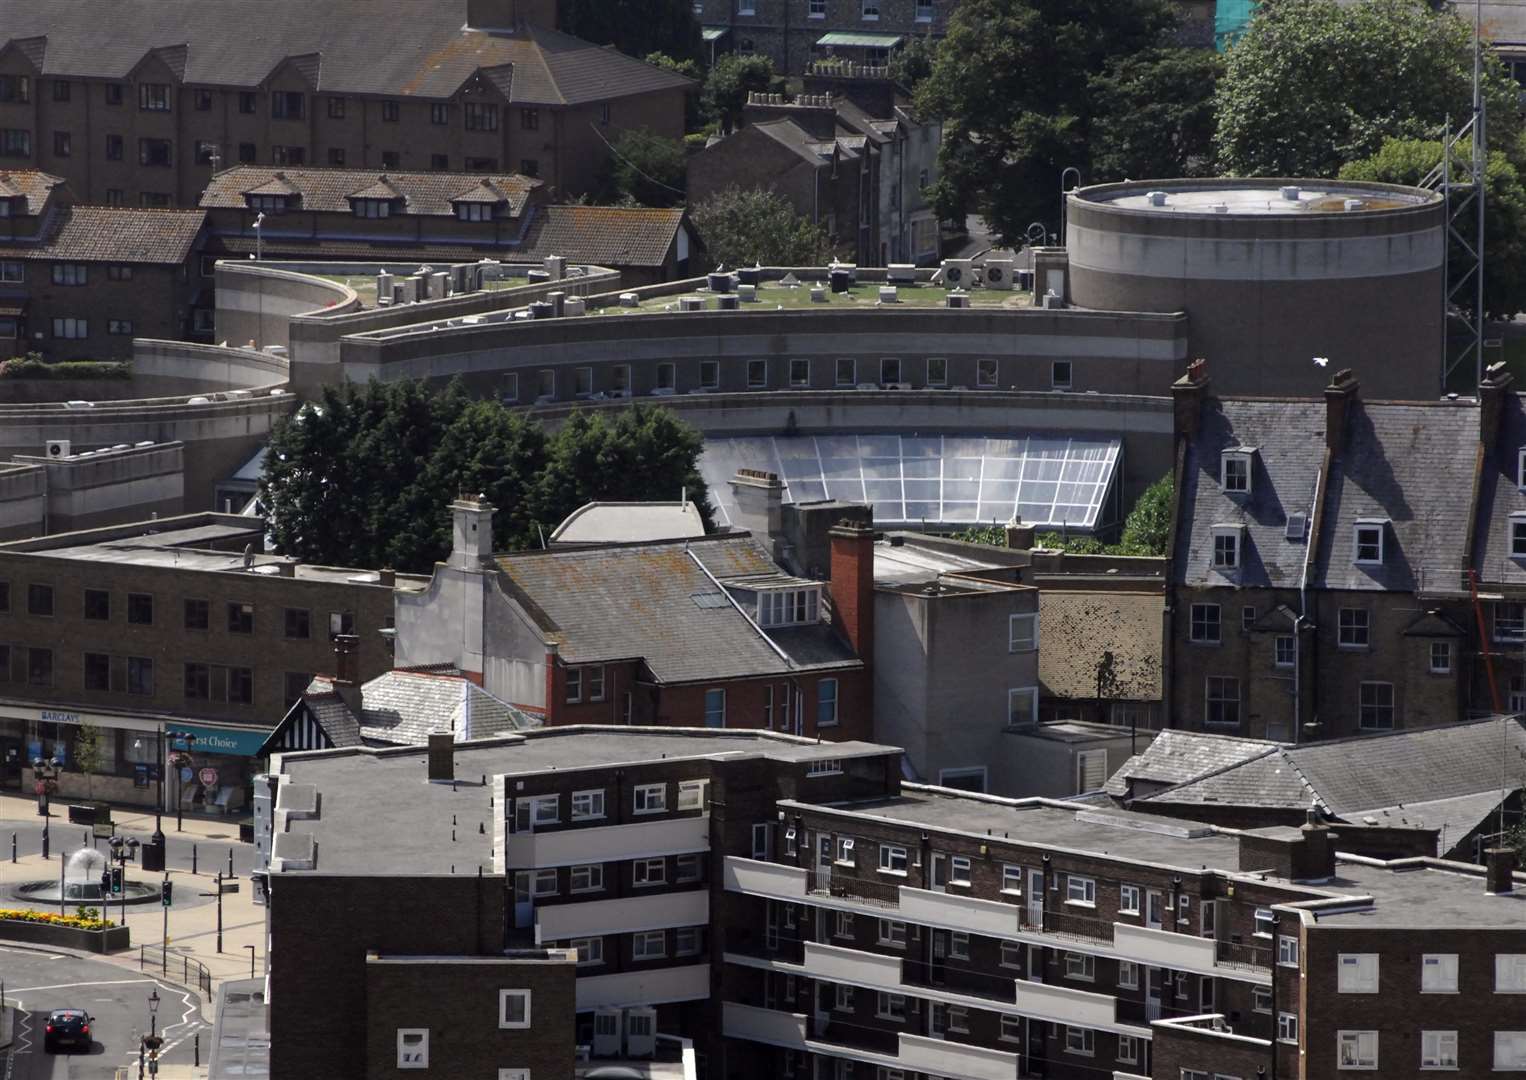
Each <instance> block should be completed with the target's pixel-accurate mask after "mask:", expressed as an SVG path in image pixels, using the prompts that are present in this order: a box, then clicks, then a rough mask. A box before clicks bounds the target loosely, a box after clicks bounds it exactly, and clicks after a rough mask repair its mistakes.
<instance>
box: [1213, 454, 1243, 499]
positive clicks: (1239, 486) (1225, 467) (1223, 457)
mask: <svg viewBox="0 0 1526 1080" xmlns="http://www.w3.org/2000/svg"><path fill="white" fill-rule="evenodd" d="M1231 464H1233V465H1234V466H1236V469H1235V471H1236V473H1237V474H1238V475H1236V476H1233V477H1231V476H1230V465H1231ZM1242 468H1243V469H1244V472H1243V474H1241V473H1239V470H1240V469H1242ZM1232 480H1233V481H1234V483H1231V481H1232ZM1219 487H1220V488H1221V489H1222V490H1223V491H1224V494H1226V495H1249V494H1250V493H1251V451H1249V450H1225V451H1224V452H1223V453H1221V454H1220V455H1219Z"/></svg>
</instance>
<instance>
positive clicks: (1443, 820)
mask: <svg viewBox="0 0 1526 1080" xmlns="http://www.w3.org/2000/svg"><path fill="white" fill-rule="evenodd" d="M1507 794H1508V793H1504V792H1500V791H1497V790H1494V789H1490V790H1488V791H1480V792H1477V793H1475V794H1472V795H1458V796H1455V797H1453V798H1450V799H1432V800H1430V801H1428V802H1418V803H1404V804H1401V805H1399V806H1383V807H1379V808H1377V809H1374V810H1359V811H1354V812H1351V813H1346V814H1342V815H1341V816H1342V817H1343V818H1345V819H1346V820H1347V821H1349V822H1351V823H1352V824H1354V825H1363V824H1366V825H1382V826H1387V827H1389V828H1393V829H1435V830H1437V832H1438V833H1439V834H1440V835H1439V836H1438V837H1437V843H1436V847H1437V851H1436V854H1437V855H1439V856H1440V857H1441V858H1443V859H1446V858H1450V857H1452V853H1453V851H1454V849H1455V848H1456V847H1457V845H1458V844H1460V843H1462V842H1463V840H1465V839H1466V838H1467V837H1468V835H1469V834H1470V833H1472V832H1473V830H1474V829H1476V828H1478V826H1479V825H1480V823H1482V822H1484V821H1486V820H1488V819H1489V818H1491V817H1492V816H1493V815H1494V813H1495V812H1496V811H1497V810H1498V809H1499V805H1500V803H1501V802H1503V801H1504V799H1505V797H1506V795H1507ZM1471 846H1472V845H1469V847H1471ZM1456 857H1457V858H1459V859H1461V860H1462V861H1463V862H1472V861H1473V858H1474V855H1473V852H1472V851H1459V852H1457V854H1456Z"/></svg>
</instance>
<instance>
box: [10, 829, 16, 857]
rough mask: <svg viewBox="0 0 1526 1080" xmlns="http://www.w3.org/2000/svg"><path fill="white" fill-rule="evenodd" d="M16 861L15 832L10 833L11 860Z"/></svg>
mask: <svg viewBox="0 0 1526 1080" xmlns="http://www.w3.org/2000/svg"><path fill="white" fill-rule="evenodd" d="M15 861H16V834H15V833H11V862H15Z"/></svg>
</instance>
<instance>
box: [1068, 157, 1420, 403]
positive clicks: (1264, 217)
mask: <svg viewBox="0 0 1526 1080" xmlns="http://www.w3.org/2000/svg"><path fill="white" fill-rule="evenodd" d="M1065 245H1066V249H1067V252H1068V256H1069V277H1070V280H1069V296H1068V299H1069V300H1070V301H1071V302H1072V303H1074V304H1076V305H1077V306H1079V307H1083V308H1091V309H1094V310H1100V311H1115V312H1125V311H1152V312H1168V311H1183V312H1186V314H1187V318H1188V324H1189V327H1190V330H1189V335H1190V340H1191V348H1192V352H1193V355H1195V356H1203V357H1207V358H1208V360H1209V364H1210V368H1211V370H1212V371H1213V378H1214V384H1215V387H1216V389H1217V390H1218V391H1219V392H1220V393H1225V394H1278V395H1281V394H1293V395H1298V396H1307V395H1310V394H1313V393H1317V392H1318V390H1319V388H1320V387H1321V386H1323V384H1324V383H1325V381H1326V380H1327V378H1328V376H1329V371H1331V370H1335V369H1337V368H1345V367H1350V368H1355V369H1356V370H1357V371H1359V372H1360V373H1361V378H1362V386H1363V390H1364V392H1368V391H1369V389H1370V393H1371V395H1372V397H1373V398H1404V399H1426V398H1434V397H1436V396H1437V395H1438V394H1439V393H1440V390H1441V385H1440V383H1441V375H1440V372H1441V340H1442V295H1443V291H1444V289H1445V284H1444V278H1445V271H1444V260H1445V258H1446V220H1445V207H1444V204H1443V202H1442V199H1441V196H1440V195H1438V194H1437V193H1435V192H1432V191H1426V190H1423V189H1419V188H1408V187H1399V186H1396V185H1391V184H1366V183H1348V182H1344V181H1341V182H1324V181H1311V180H1275V179H1273V180H1268V179H1246V180H1232V179H1210V180H1164V181H1163V180H1155V181H1144V182H1128V183H1121V184H1103V185H1099V186H1096V187H1089V188H1082V189H1080V190H1078V191H1076V192H1074V193H1072V194H1071V195H1070V197H1069V199H1068V219H1067V226H1066V232H1065ZM1316 356H1320V357H1328V358H1329V368H1328V369H1321V368H1319V367H1317V366H1315V365H1314V364H1313V362H1312V358H1313V357H1316Z"/></svg>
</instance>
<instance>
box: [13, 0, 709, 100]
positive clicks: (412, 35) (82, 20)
mask: <svg viewBox="0 0 1526 1080" xmlns="http://www.w3.org/2000/svg"><path fill="white" fill-rule="evenodd" d="M465 8H466V5H465V4H464V3H461V2H459V0H458V2H455V3H451V2H448V0H447V2H443V3H420V2H418V0H323V2H322V3H311V2H309V0H260V2H259V3H256V4H247V3H239V2H235V0H0V27H4V35H5V36H4V38H0V47H3V45H4V44H5V43H6V42H7V41H11V42H17V43H18V44H21V42H18V41H17V39H36V38H41V39H44V40H43V41H41V42H40V43H39V42H37V41H35V40H34V41H30V42H26V43H25V44H26V48H27V51H29V52H30V53H31V55H33V56H38V55H40V56H41V60H42V73H43V74H44V75H60V76H70V77H76V78H90V77H94V78H105V79H121V78H125V77H126V76H127V75H128V73H129V72H131V71H133V69H134V68H136V67H137V66H138V65H139V64H140V63H141V62H142V61H143V59H144V58H145V57H146V56H148V55H149V54H150V53H153V52H155V50H160V52H159V53H158V55H159V57H160V59H162V60H163V62H165V63H166V64H168V65H169V66H170V68H171V69H172V70H174V71H176V72H177V73H179V74H180V77H181V78H182V79H183V80H184V81H185V82H186V83H190V84H195V85H201V86H239V87H253V86H258V85H259V84H260V83H262V82H263V81H264V80H265V79H266V78H268V77H269V76H270V75H271V74H272V72H274V71H275V70H276V69H277V68H278V67H279V66H281V65H282V64H283V63H285V62H287V61H288V60H289V61H291V62H292V66H294V67H295V68H296V69H297V70H299V71H302V72H304V73H305V74H306V75H307V77H308V78H316V80H317V86H316V88H317V89H318V90H320V91H322V92H324V93H330V94H372V95H382V96H390V97H419V98H427V99H433V100H443V99H446V98H449V97H450V96H451V95H453V94H455V93H456V91H457V90H458V89H460V88H461V87H462V85H463V84H465V83H466V82H467V81H468V80H470V79H472V78H473V77H474V76H475V75H476V73H477V72H478V70H479V69H493V70H488V71H484V72H483V76H484V79H485V81H487V82H489V83H491V84H492V85H494V86H495V87H497V88H499V89H500V90H504V91H507V94H508V99H509V101H510V102H512V103H514V104H521V103H522V104H529V105H576V104H583V103H588V102H594V101H601V100H605V99H609V98H617V97H626V96H630V95H633V94H642V93H647V92H650V91H657V90H672V89H687V88H688V87H689V86H690V85H691V84H690V80H688V79H685V78H683V77H682V76H680V75H676V74H674V73H672V72H670V71H666V70H664V69H662V68H659V67H654V66H653V65H651V64H646V63H643V62H642V61H640V60H636V59H634V58H633V57H629V56H625V55H623V54H621V53H619V52H617V51H615V50H614V49H606V48H602V47H600V46H597V45H593V44H591V43H589V42H586V41H581V40H579V39H578V38H575V37H572V36H570V35H568V34H563V33H559V32H558V31H555V30H548V29H544V28H541V27H521V28H520V29H518V30H517V31H515V32H514V33H513V34H508V33H489V32H485V31H481V30H472V29H467V28H465V27H464V25H463V24H464V23H465V21H466V20H465V16H466V11H465Z"/></svg>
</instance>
